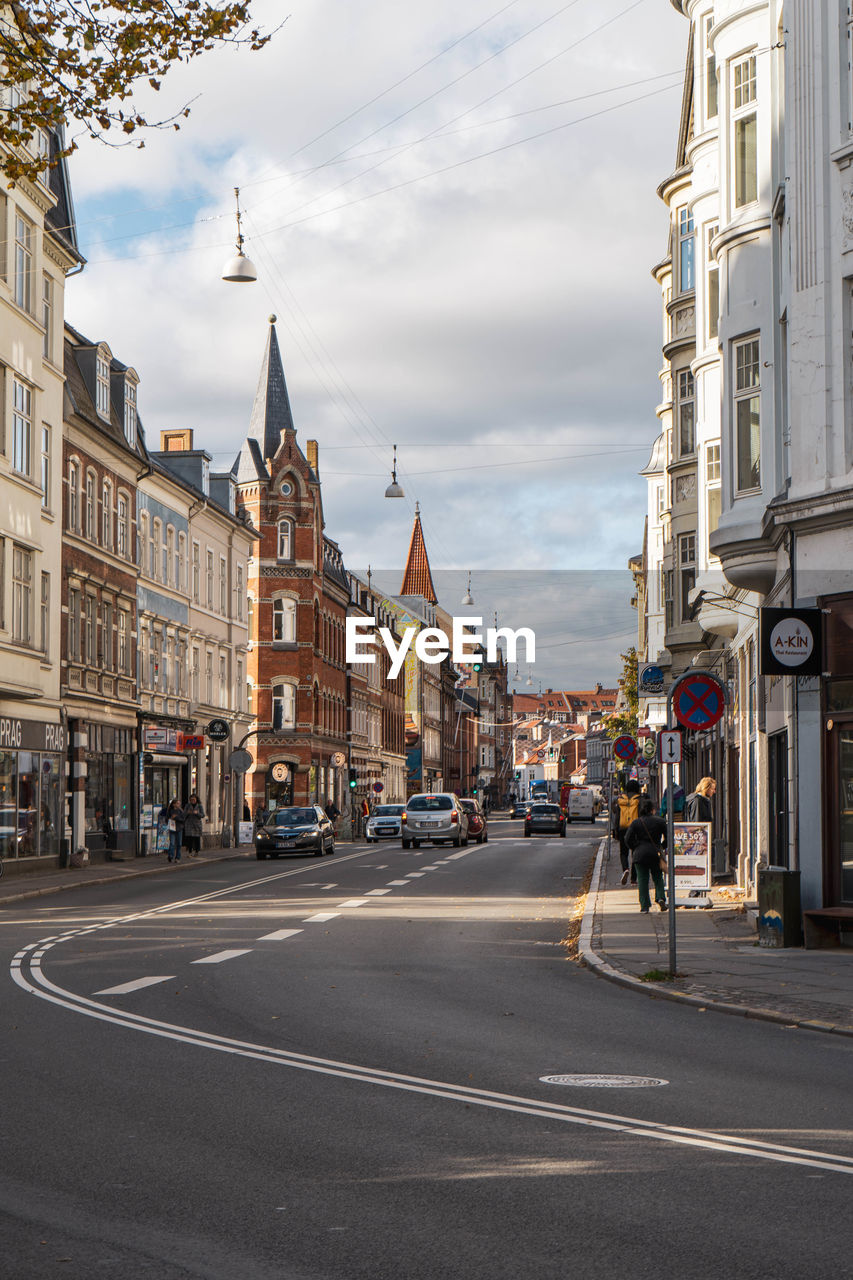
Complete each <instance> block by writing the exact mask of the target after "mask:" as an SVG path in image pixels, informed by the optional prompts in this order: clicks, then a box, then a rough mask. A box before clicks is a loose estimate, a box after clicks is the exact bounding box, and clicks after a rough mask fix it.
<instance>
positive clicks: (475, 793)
mask: <svg viewBox="0 0 853 1280" xmlns="http://www.w3.org/2000/svg"><path fill="white" fill-rule="evenodd" d="M474 799H475V800H476V799H477V787H474Z"/></svg>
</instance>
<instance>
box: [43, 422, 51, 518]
mask: <svg viewBox="0 0 853 1280" xmlns="http://www.w3.org/2000/svg"><path fill="white" fill-rule="evenodd" d="M50 440H51V431H50V427H49V426H48V425H47V423H46V422H44V423H42V428H41V505H42V508H43V509H44V510H47V509H48V508H49V507H50Z"/></svg>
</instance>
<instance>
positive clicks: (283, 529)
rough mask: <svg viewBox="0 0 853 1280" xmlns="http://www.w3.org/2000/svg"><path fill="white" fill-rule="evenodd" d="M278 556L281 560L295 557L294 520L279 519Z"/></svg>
mask: <svg viewBox="0 0 853 1280" xmlns="http://www.w3.org/2000/svg"><path fill="white" fill-rule="evenodd" d="M276 557H277V559H279V560H292V559H293V522H292V521H291V520H279V522H278V550H277V552H276Z"/></svg>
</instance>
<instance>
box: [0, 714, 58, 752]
mask: <svg viewBox="0 0 853 1280" xmlns="http://www.w3.org/2000/svg"><path fill="white" fill-rule="evenodd" d="M9 748H14V749H17V750H23V751H64V750H65V729H64V728H63V727H62V725H61V724H45V723H44V721H36V720H16V719H15V718H14V717H13V716H0V750H9Z"/></svg>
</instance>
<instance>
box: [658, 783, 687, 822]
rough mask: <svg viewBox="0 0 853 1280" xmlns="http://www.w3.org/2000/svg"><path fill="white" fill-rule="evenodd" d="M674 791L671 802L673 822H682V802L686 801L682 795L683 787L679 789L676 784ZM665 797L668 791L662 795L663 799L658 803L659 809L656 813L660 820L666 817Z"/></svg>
mask: <svg viewBox="0 0 853 1280" xmlns="http://www.w3.org/2000/svg"><path fill="white" fill-rule="evenodd" d="M674 791H675V799H674V800H673V803H672V812H673V815H674V818H675V821H676V822H682V821H683V820H684V801H685V799H686V796H685V794H684V787H679V786H678V784H677V783H676V785H675V788H674ZM667 795H668V790H665V791H664V793H663V799H662V800H661V802H660V809H659V810H658V813H659V814H660V816H661V817H662V818H665V817H666V798H667Z"/></svg>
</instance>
